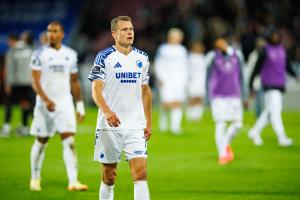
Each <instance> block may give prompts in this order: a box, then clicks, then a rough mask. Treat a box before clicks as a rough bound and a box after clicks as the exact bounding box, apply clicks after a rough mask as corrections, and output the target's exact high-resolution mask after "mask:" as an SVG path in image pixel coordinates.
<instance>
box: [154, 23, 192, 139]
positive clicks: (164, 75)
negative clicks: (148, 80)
mask: <svg viewBox="0 0 300 200" xmlns="http://www.w3.org/2000/svg"><path fill="white" fill-rule="evenodd" d="M182 40H183V32H182V31H181V30H180V29H178V28H172V29H170V30H169V32H168V35H167V43H165V44H162V45H161V46H160V47H159V48H158V50H157V55H156V58H155V63H154V65H155V75H156V78H157V81H158V89H159V93H160V101H161V113H160V116H159V117H160V119H159V128H160V131H163V132H164V131H167V130H168V112H169V111H170V114H171V131H172V133H174V134H180V132H181V120H182V115H183V111H182V103H183V102H184V101H185V99H186V82H187V76H188V53H187V50H186V48H185V47H184V46H183V45H181V42H182Z"/></svg>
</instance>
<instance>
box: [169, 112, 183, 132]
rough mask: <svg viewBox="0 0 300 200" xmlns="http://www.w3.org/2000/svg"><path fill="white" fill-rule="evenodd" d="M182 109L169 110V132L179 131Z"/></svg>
mask: <svg viewBox="0 0 300 200" xmlns="http://www.w3.org/2000/svg"><path fill="white" fill-rule="evenodd" d="M182 114H183V112H182V109H181V108H173V109H172V110H171V130H172V132H173V133H178V132H180V130H181V120H182Z"/></svg>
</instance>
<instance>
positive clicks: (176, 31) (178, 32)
mask: <svg viewBox="0 0 300 200" xmlns="http://www.w3.org/2000/svg"><path fill="white" fill-rule="evenodd" d="M168 35H178V36H180V37H181V38H183V37H184V33H183V31H182V30H181V29H180V28H171V29H170V30H169V31H168Z"/></svg>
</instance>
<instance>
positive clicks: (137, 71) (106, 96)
mask: <svg viewBox="0 0 300 200" xmlns="http://www.w3.org/2000/svg"><path fill="white" fill-rule="evenodd" d="M111 32H112V36H113V38H114V40H115V45H114V46H112V47H109V48H107V49H104V50H102V51H100V52H99V53H98V55H97V57H96V58H95V62H94V66H93V67H92V70H91V72H90V74H89V79H90V80H91V81H92V96H93V99H94V102H95V103H96V105H97V106H98V107H99V112H98V119H97V127H96V137H95V151H94V160H95V161H99V162H101V163H102V182H101V185H100V189H99V199H100V200H112V199H114V184H115V178H116V174H117V163H118V162H120V161H121V154H122V152H124V153H125V156H126V160H128V161H129V165H130V170H131V175H132V178H133V181H134V199H135V200H148V199H150V194H149V189H148V183H147V160H146V158H147V140H148V139H149V138H150V136H151V110H152V97H151V90H150V87H149V85H148V82H149V60H148V56H147V54H146V53H144V52H143V51H141V50H139V49H136V48H134V47H132V44H133V40H134V30H133V25H132V21H131V18H130V17H128V16H119V17H116V18H114V19H113V20H112V21H111Z"/></svg>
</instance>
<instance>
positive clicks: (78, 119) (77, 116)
mask: <svg viewBox="0 0 300 200" xmlns="http://www.w3.org/2000/svg"><path fill="white" fill-rule="evenodd" d="M76 118H77V121H78V122H79V123H81V122H83V121H84V115H81V114H80V113H79V112H76Z"/></svg>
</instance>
